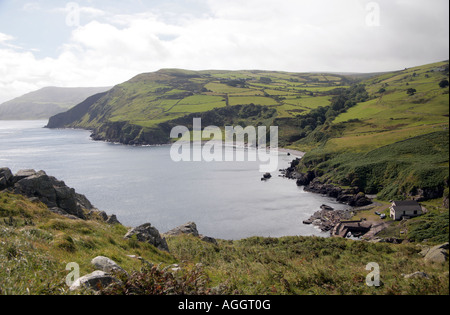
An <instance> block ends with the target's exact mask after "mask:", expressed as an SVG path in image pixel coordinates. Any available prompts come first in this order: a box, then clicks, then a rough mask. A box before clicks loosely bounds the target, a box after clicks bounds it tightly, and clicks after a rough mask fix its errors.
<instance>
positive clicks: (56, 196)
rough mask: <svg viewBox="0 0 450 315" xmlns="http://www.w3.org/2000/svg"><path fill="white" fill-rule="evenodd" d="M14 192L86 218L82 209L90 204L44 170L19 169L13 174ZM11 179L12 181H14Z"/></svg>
mask: <svg viewBox="0 0 450 315" xmlns="http://www.w3.org/2000/svg"><path fill="white" fill-rule="evenodd" d="M18 179H19V180H18ZM14 181H15V184H14V192H15V193H17V194H21V195H24V196H27V197H29V198H38V199H39V200H40V201H41V202H43V203H44V204H46V205H47V206H48V207H49V208H55V207H57V208H60V209H63V210H64V211H65V212H66V213H67V214H70V215H74V216H76V217H78V218H80V219H86V218H85V215H84V211H83V209H86V210H89V209H91V208H92V204H91V203H90V202H89V201H88V200H87V199H86V197H84V196H83V195H80V194H77V193H76V192H75V190H74V189H73V188H70V187H67V186H66V184H65V183H64V182H63V181H59V180H57V179H56V178H54V177H52V176H48V175H47V174H46V173H45V172H44V171H39V172H35V171H34V170H25V171H19V172H18V173H17V174H16V176H14ZM14 181H13V182H14Z"/></svg>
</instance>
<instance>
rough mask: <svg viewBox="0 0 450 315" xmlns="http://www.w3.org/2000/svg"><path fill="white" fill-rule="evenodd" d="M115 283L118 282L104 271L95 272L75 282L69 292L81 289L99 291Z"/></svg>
mask: <svg viewBox="0 0 450 315" xmlns="http://www.w3.org/2000/svg"><path fill="white" fill-rule="evenodd" d="M117 282H119V280H117V279H116V278H115V277H113V276H111V275H110V274H108V273H106V272H104V271H101V270H97V271H94V272H93V273H91V274H88V275H86V276H84V277H81V278H79V279H78V280H76V281H75V282H74V283H73V284H72V285H71V286H70V291H76V290H79V289H81V288H85V289H92V290H94V291H100V290H101V289H104V288H106V287H108V286H109V285H110V284H112V283H117Z"/></svg>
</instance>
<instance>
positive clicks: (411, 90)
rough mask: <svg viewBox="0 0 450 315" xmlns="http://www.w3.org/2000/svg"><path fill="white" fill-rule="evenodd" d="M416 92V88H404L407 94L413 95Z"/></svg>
mask: <svg viewBox="0 0 450 315" xmlns="http://www.w3.org/2000/svg"><path fill="white" fill-rule="evenodd" d="M416 93H417V90H416V89H414V88H409V89H407V90H406V94H408V95H409V96H413V95H415V94H416Z"/></svg>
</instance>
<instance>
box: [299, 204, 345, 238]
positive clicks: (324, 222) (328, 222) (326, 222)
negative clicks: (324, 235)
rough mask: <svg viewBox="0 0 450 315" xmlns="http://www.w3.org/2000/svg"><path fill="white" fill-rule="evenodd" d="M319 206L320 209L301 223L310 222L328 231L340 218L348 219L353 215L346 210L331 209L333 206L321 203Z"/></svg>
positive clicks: (307, 223)
mask: <svg viewBox="0 0 450 315" xmlns="http://www.w3.org/2000/svg"><path fill="white" fill-rule="evenodd" d="M321 208H322V210H320V211H317V212H315V213H314V214H313V215H312V216H311V217H310V218H309V219H308V220H305V221H303V224H306V225H310V224H312V225H314V226H317V227H318V228H319V229H320V230H321V231H322V232H330V231H332V230H333V229H334V227H335V226H336V225H338V224H339V223H340V222H341V221H342V220H349V219H350V218H351V217H352V215H353V214H352V212H351V211H348V210H333V208H331V207H329V206H325V205H322V207H321Z"/></svg>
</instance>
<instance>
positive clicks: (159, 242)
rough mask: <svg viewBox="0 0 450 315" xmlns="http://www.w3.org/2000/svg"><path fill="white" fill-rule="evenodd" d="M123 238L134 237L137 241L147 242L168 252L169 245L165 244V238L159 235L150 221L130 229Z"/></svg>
mask: <svg viewBox="0 0 450 315" xmlns="http://www.w3.org/2000/svg"><path fill="white" fill-rule="evenodd" d="M124 238H126V239H133V238H135V239H136V240H137V241H139V242H144V243H149V244H151V245H153V246H155V247H156V248H158V249H160V250H163V251H166V252H169V246H168V245H167V242H166V239H165V238H163V237H161V234H159V231H158V230H157V229H156V228H155V227H153V226H152V225H151V224H150V223H146V224H143V225H141V226H138V227H135V228H132V229H130V230H129V231H128V233H127V234H126V235H125V236H124Z"/></svg>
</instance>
